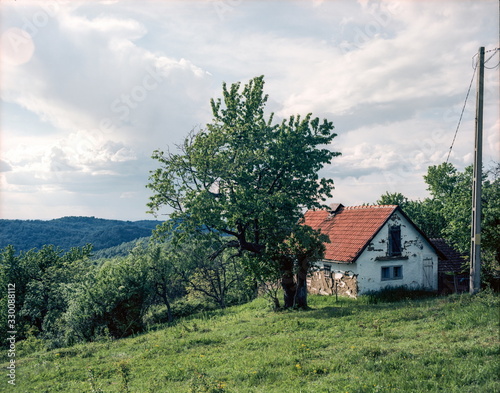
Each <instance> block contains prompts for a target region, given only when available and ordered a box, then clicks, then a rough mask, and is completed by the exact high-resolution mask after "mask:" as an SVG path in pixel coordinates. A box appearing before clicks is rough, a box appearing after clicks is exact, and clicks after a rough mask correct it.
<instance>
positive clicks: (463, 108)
mask: <svg viewBox="0 0 500 393" xmlns="http://www.w3.org/2000/svg"><path fill="white" fill-rule="evenodd" d="M476 56H477V53H476V54H475V55H474V56H473V57H472V59H474V58H475V57H476ZM476 69H477V62H476V64H475V65H474V70H473V72H472V78H471V80H470V83H469V89H468V90H467V95H466V96H465V101H464V106H463V107H462V113H460V118H459V119H458V124H457V129H456V130H455V135H454V136H453V141H452V142H451V146H450V151H449V152H448V157H446V163H448V160H449V159H450V154H451V151H452V149H453V145H454V144H455V139H456V138H457V133H458V129H459V128H460V123H461V122H462V117H463V115H464V111H465V106H466V105H467V99H468V98H469V93H470V89H471V87H472V82H473V81H474V76H475V75H476Z"/></svg>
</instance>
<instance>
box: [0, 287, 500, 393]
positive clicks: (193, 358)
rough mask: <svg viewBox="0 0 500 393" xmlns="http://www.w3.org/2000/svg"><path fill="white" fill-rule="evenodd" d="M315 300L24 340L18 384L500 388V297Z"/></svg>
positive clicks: (449, 391) (340, 390)
mask: <svg viewBox="0 0 500 393" xmlns="http://www.w3.org/2000/svg"><path fill="white" fill-rule="evenodd" d="M310 304H311V306H312V309H311V310H309V311H288V312H281V313H275V312H271V311H269V310H268V309H266V303H265V300H263V299H257V300H256V301H254V302H252V303H249V304H247V305H243V306H236V307H232V308H228V309H226V310H223V311H218V312H210V313H203V314H200V315H197V316H195V317H191V318H187V319H184V320H180V321H178V322H177V323H176V324H175V325H173V326H170V327H163V328H162V329H160V330H158V331H155V332H151V333H147V334H143V335H139V336H137V337H133V338H127V339H122V340H116V341H110V340H106V339H103V341H102V342H96V343H89V344H85V345H83V344H82V345H77V346H74V347H71V348H65V349H57V350H52V351H48V352H46V351H43V350H42V351H39V352H36V351H37V350H38V349H37V348H40V346H41V343H37V341H36V340H32V341H29V342H26V343H20V344H19V351H18V357H17V359H18V360H17V362H18V363H17V371H16V388H17V390H16V391H19V392H65V393H69V392H78V393H81V392H131V393H145V392H155V393H159V392H171V393H183V392H186V393H188V392H190V393H192V392H212V393H214V392H219V393H221V392H225V393H243V392H254V393H257V392H262V393H264V392H265V393H272V392H276V393H281V392H283V393H285V392H287V393H289V392H294V393H295V392H296V393H299V392H302V393H313V392H314V393H318V392H319V393H327V392H330V393H345V392H358V393H367V392H426V393H427V392H446V393H454V392H456V393H464V392H471V393H472V392H474V393H477V392H481V393H496V392H498V391H500V381H499V380H498V375H499V361H498V359H499V356H498V355H499V354H500V351H499V335H498V333H499V331H498V306H499V298H498V296H496V295H493V294H490V293H482V294H480V295H478V296H475V297H470V296H469V295H460V296H458V295H457V296H450V297H448V298H435V299H427V300H419V301H403V302H399V303H385V304H383V303H379V304H375V305H373V304H368V302H367V301H366V299H360V300H350V299H339V301H338V302H335V298H333V297H319V296H311V298H310ZM34 351H35V352H34ZM6 365H7V364H6V363H4V364H2V365H1V366H2V367H6ZM4 386H7V384H6V383H5V384H4Z"/></svg>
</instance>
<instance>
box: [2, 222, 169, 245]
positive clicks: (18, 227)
mask: <svg viewBox="0 0 500 393" xmlns="http://www.w3.org/2000/svg"><path fill="white" fill-rule="evenodd" d="M161 223H162V221H155V220H141V221H120V220H106V219H102V218H95V217H63V218H58V219H55V220H47V221H44V220H0V248H4V247H6V246H7V245H9V244H10V245H13V246H14V248H15V249H16V251H27V250H30V249H32V248H37V249H39V248H41V247H42V246H43V245H45V244H53V245H55V246H58V247H60V248H62V249H63V250H69V249H70V248H71V247H81V246H84V245H85V244H87V243H91V244H92V245H93V246H94V251H97V250H102V249H107V248H111V247H115V246H118V245H120V244H122V243H125V242H131V241H133V240H136V239H139V238H144V237H149V236H151V232H152V230H153V229H155V228H156V226H157V225H159V224H161Z"/></svg>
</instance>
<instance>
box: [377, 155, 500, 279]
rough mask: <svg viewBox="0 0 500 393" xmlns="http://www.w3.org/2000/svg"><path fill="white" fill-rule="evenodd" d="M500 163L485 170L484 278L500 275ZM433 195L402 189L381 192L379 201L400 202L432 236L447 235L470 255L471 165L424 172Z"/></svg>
mask: <svg viewBox="0 0 500 393" xmlns="http://www.w3.org/2000/svg"><path fill="white" fill-rule="evenodd" d="M499 175H500V164H498V163H497V164H496V165H495V166H494V167H493V168H492V169H490V170H488V171H486V172H485V174H484V176H483V182H482V264H483V269H482V279H483V282H489V281H490V280H491V279H492V278H493V277H495V276H496V277H498V276H500V229H499V228H500V176H499ZM424 179H425V182H426V183H427V185H428V191H429V192H430V194H431V197H430V198H425V199H424V200H423V201H411V200H408V199H407V198H406V197H405V196H404V195H402V194H401V193H393V194H390V193H386V194H384V195H382V197H381V198H380V200H378V201H377V203H379V204H399V205H400V206H401V208H402V209H403V211H404V212H405V213H406V214H407V215H408V216H409V217H410V218H411V219H412V220H413V221H414V222H415V224H416V225H417V226H418V227H419V228H420V229H421V230H422V231H423V232H424V233H425V234H426V235H427V236H429V237H431V238H440V237H442V238H445V239H446V240H447V241H448V242H449V243H450V244H453V245H454V246H455V248H456V249H457V250H458V251H459V252H461V253H463V254H464V255H469V253H470V242H471V217H472V166H469V167H467V168H465V170H464V171H463V172H460V171H458V170H457V169H456V168H455V167H454V166H453V165H452V164H450V163H443V164H441V165H435V166H430V167H429V168H428V172H427V175H425V176H424Z"/></svg>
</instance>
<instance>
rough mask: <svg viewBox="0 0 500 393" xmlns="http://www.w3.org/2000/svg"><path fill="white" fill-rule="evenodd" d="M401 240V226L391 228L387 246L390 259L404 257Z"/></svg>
mask: <svg viewBox="0 0 500 393" xmlns="http://www.w3.org/2000/svg"><path fill="white" fill-rule="evenodd" d="M402 243H403V242H402V240H401V225H391V226H389V240H388V245H387V255H388V256H390V257H400V256H402V255H403V247H402Z"/></svg>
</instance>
